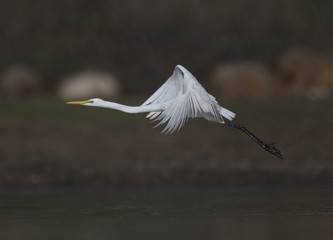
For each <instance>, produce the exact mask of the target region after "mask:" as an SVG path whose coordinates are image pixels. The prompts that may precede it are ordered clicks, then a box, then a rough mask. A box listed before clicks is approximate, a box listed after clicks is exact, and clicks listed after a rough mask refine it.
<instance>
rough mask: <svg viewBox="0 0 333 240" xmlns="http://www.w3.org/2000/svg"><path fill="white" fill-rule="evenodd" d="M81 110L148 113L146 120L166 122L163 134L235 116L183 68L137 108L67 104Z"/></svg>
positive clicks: (98, 102)
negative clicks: (196, 122)
mask: <svg viewBox="0 0 333 240" xmlns="http://www.w3.org/2000/svg"><path fill="white" fill-rule="evenodd" d="M70 104H83V105H85V106H94V107H103V108H111V109H116V110H120V111H123V112H127V113H142V112H149V114H148V115H147V118H149V119H152V120H155V121H160V123H159V124H158V125H157V126H159V125H161V124H163V123H166V122H167V125H166V127H165V128H164V130H163V131H162V132H163V133H172V132H174V131H175V130H176V129H180V128H181V127H182V126H183V125H184V123H185V122H186V120H187V119H189V118H197V117H204V118H206V119H207V120H209V121H213V122H218V123H224V121H223V118H226V119H228V120H230V121H231V120H232V119H233V118H234V117H235V113H233V112H231V111H229V110H228V109H225V108H223V107H221V106H220V105H219V104H218V103H217V101H216V99H215V97H213V96H212V95H210V94H209V93H207V91H206V90H205V89H204V88H203V86H202V85H201V84H200V83H199V82H198V80H197V79H196V78H195V77H194V76H193V75H192V74H191V73H190V72H189V71H188V70H187V69H185V68H184V67H183V66H181V65H177V66H176V67H175V70H174V72H173V75H172V76H171V77H170V78H169V79H168V80H167V81H166V82H165V83H164V84H163V85H162V86H161V87H160V88H159V89H158V90H157V91H156V92H155V93H154V94H153V95H152V96H151V97H150V98H148V99H147V100H146V101H145V102H144V103H143V104H142V105H141V106H136V107H131V106H126V105H122V104H118V103H113V102H107V101H104V100H102V99H98V98H94V99H91V100H88V101H83V102H82V101H81V102H70Z"/></svg>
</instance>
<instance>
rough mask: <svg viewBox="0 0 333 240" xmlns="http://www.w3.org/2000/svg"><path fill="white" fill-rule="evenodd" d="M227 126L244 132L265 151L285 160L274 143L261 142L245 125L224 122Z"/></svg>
mask: <svg viewBox="0 0 333 240" xmlns="http://www.w3.org/2000/svg"><path fill="white" fill-rule="evenodd" d="M224 124H225V125H227V126H229V127H233V128H237V129H239V130H241V131H242V132H244V133H245V134H246V135H248V136H249V137H250V138H252V139H253V140H254V141H255V142H256V143H257V144H259V146H260V147H262V148H263V149H265V150H266V151H267V152H269V153H271V154H273V155H275V156H277V157H278V158H280V159H283V156H282V154H281V152H280V150H279V149H277V148H276V147H275V146H274V143H271V144H266V143H264V142H263V141H261V140H260V139H259V138H257V137H256V136H254V135H253V133H251V132H250V131H249V130H248V129H247V128H246V127H244V126H243V125H240V124H233V123H231V122H224Z"/></svg>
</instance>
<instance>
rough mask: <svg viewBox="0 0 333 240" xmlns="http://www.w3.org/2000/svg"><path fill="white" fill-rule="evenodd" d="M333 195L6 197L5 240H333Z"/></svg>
mask: <svg viewBox="0 0 333 240" xmlns="http://www.w3.org/2000/svg"><path fill="white" fill-rule="evenodd" d="M332 200H333V190H330V189H321V190H315V189H307V190H297V189H293V190H283V189H279V190H267V189H266V190H264V189H260V188H242V189H221V188H214V189H212V188H209V189H207V188H200V189H198V188H176V189H175V188H162V189H111V190H107V191H103V192H84V191H77V190H66V191H63V190H61V191H32V192H31V191H30V192H29V191H27V192H24V191H23V192H15V193H10V192H2V193H1V196H0V239H14V240H15V239H333V201H332Z"/></svg>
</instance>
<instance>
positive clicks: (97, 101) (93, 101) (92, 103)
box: [66, 98, 103, 106]
mask: <svg viewBox="0 0 333 240" xmlns="http://www.w3.org/2000/svg"><path fill="white" fill-rule="evenodd" d="M101 102H103V100H102V99H100V98H92V99H89V100H84V101H73V102H67V103H66V104H79V105H84V106H99V104H100V103H101Z"/></svg>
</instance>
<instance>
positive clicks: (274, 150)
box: [262, 143, 283, 160]
mask: <svg viewBox="0 0 333 240" xmlns="http://www.w3.org/2000/svg"><path fill="white" fill-rule="evenodd" d="M262 147H263V149H265V150H266V151H267V152H269V153H271V154H273V155H275V156H277V157H278V158H280V159H281V160H283V156H282V153H281V151H280V150H279V149H277V148H276V147H275V144H274V143H270V144H264V145H263V146H262Z"/></svg>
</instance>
